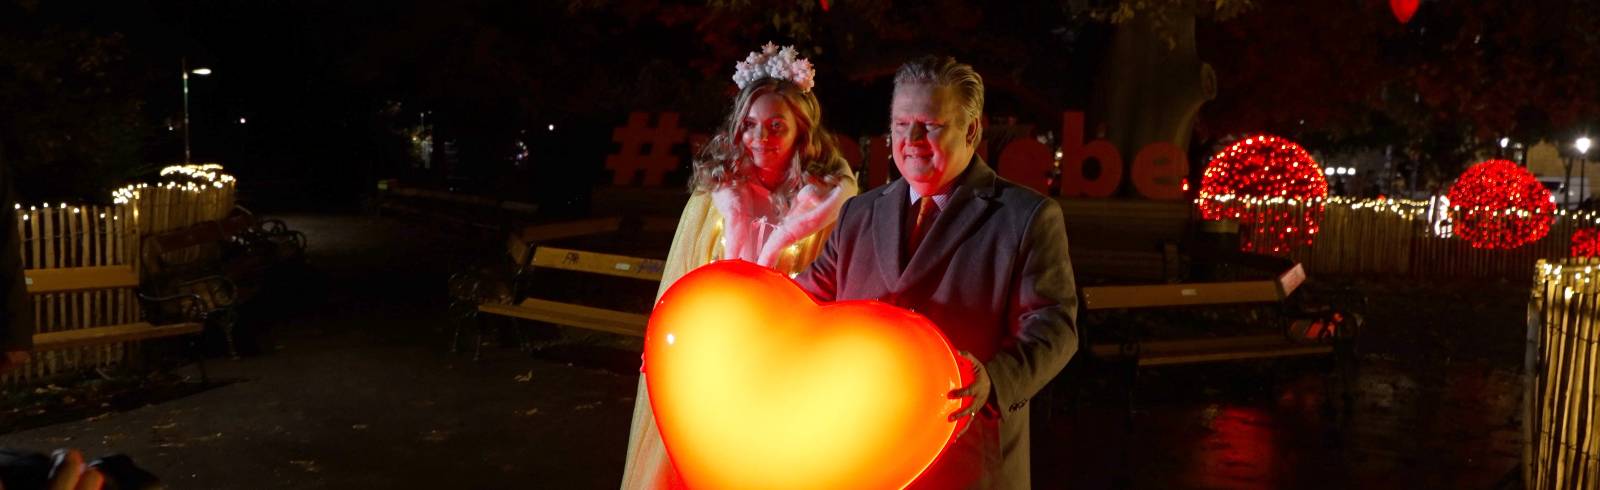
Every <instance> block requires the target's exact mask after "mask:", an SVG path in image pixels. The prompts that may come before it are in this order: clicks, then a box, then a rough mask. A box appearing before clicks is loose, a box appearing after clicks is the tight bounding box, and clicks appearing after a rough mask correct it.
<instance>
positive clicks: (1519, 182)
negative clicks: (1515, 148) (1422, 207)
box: [1449, 160, 1577, 250]
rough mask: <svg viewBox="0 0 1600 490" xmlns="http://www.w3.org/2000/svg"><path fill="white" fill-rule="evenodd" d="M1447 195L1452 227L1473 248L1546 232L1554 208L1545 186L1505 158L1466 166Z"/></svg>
mask: <svg viewBox="0 0 1600 490" xmlns="http://www.w3.org/2000/svg"><path fill="white" fill-rule="evenodd" d="M1449 196H1450V203H1451V206H1450V214H1451V221H1453V222H1454V224H1455V225H1454V233H1455V235H1456V236H1458V237H1461V239H1463V240H1466V241H1467V242H1468V243H1471V244H1472V247H1473V248H1484V249H1496V250H1509V249H1513V248H1517V247H1520V246H1523V245H1526V244H1529V243H1533V242H1535V241H1538V240H1539V239H1540V238H1544V236H1545V234H1548V233H1550V222H1551V221H1552V220H1553V219H1554V217H1555V212H1556V203H1555V197H1554V196H1551V195H1550V190H1548V189H1545V188H1544V185H1542V184H1540V183H1539V180H1538V179H1536V178H1534V176H1533V174H1532V173H1529V172H1528V169H1526V168H1522V166H1520V165H1517V164H1516V163H1515V162H1511V161H1508V160H1489V161H1485V162H1481V163H1478V164H1477V165H1473V166H1472V167H1471V168H1468V169H1467V171H1466V172H1465V173H1462V174H1461V178H1459V179H1456V183H1455V185H1452V186H1450V194H1449ZM1576 246H1577V245H1576V240H1574V248H1576Z"/></svg>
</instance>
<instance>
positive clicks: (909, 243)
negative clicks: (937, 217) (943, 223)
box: [906, 196, 939, 261]
mask: <svg viewBox="0 0 1600 490" xmlns="http://www.w3.org/2000/svg"><path fill="white" fill-rule="evenodd" d="M938 211H939V206H937V205H935V204H934V203H933V198H932V197H928V196H922V197H921V198H919V199H917V216H916V217H915V218H912V219H911V235H910V236H909V237H907V240H906V260H908V261H909V260H911V256H912V255H914V254H916V253H917V246H918V245H921V244H922V239H923V238H926V237H927V236H928V228H932V227H933V213H935V212H938Z"/></svg>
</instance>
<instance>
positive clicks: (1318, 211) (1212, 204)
mask: <svg viewBox="0 0 1600 490" xmlns="http://www.w3.org/2000/svg"><path fill="white" fill-rule="evenodd" d="M1327 198H1328V179H1327V177H1326V176H1325V175H1324V174H1323V170H1322V168H1321V166H1319V165H1318V164H1317V162H1316V160H1314V159H1312V158H1311V154H1309V153H1306V151H1305V149H1304V148H1301V147H1300V145H1298V144H1296V143H1295V142H1293V141H1290V140H1288V139H1284V138H1280V137H1277V136H1273V135H1267V134H1261V135H1254V136H1251V137H1248V138H1245V139H1244V140H1241V141H1239V142H1238V143H1234V144H1233V146H1230V147H1228V148H1227V149H1224V150H1222V151H1221V152H1218V153H1217V154H1216V155H1215V156H1213V157H1211V163H1210V165H1209V166H1207V167H1206V171H1205V174H1204V175H1203V176H1202V177H1201V179H1200V197H1199V199H1198V200H1197V203H1198V204H1199V206H1200V214H1201V215H1202V216H1203V217H1205V219H1208V220H1216V219H1235V220H1238V221H1239V222H1240V223H1241V224H1246V225H1250V226H1251V227H1252V228H1253V229H1254V230H1253V232H1252V233H1250V234H1248V236H1241V237H1240V239H1241V242H1242V243H1241V246H1242V248H1243V249H1245V250H1252V251H1257V252H1267V253H1274V254H1287V253H1289V251H1290V249H1291V248H1293V247H1294V246H1295V245H1302V244H1303V245H1309V244H1311V243H1312V240H1313V239H1314V238H1315V237H1316V234H1317V231H1318V229H1319V227H1320V223H1321V221H1322V215H1323V212H1324V206H1325V205H1326V203H1327ZM1300 203H1304V204H1305V205H1303V206H1302V205H1299V204H1300Z"/></svg>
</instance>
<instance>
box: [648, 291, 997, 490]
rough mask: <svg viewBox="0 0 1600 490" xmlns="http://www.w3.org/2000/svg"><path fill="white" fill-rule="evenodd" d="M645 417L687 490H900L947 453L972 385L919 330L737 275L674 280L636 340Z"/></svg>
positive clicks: (894, 317)
mask: <svg viewBox="0 0 1600 490" xmlns="http://www.w3.org/2000/svg"><path fill="white" fill-rule="evenodd" d="M645 370H646V373H647V374H648V376H647V377H646V379H647V380H648V381H647V385H648V389H649V390H650V405H651V408H652V409H653V410H654V411H655V416H656V423H657V425H658V426H660V429H661V436H662V439H663V441H665V442H666V446H667V452H668V454H670V455H671V456H672V461H673V465H674V466H675V467H676V468H677V470H678V473H679V475H681V476H682V477H683V481H684V482H685V483H687V485H688V486H689V487H690V488H696V489H704V488H902V487H904V486H905V485H906V484H908V483H910V482H911V481H912V480H914V479H915V478H916V477H917V475H919V474H921V473H922V471H923V470H924V469H926V468H927V467H928V465H929V464H930V463H932V462H933V461H934V460H935V459H936V458H938V456H939V454H940V453H941V452H942V451H943V450H944V447H945V445H946V444H948V443H949V441H950V439H951V436H952V434H954V433H955V431H956V429H957V427H958V426H957V424H955V423H952V422H949V421H948V420H947V419H946V416H947V415H948V414H949V413H951V412H954V411H956V410H957V409H959V408H961V407H962V404H963V402H962V401H961V400H951V399H949V398H948V397H947V393H949V391H950V390H953V389H956V388H959V387H961V386H965V385H966V384H967V383H968V382H969V381H970V378H971V375H970V374H969V370H968V369H966V368H965V360H964V359H961V358H960V357H958V356H957V355H956V354H955V353H954V351H953V350H952V349H951V347H950V341H949V340H948V339H946V338H945V336H944V334H943V333H942V332H940V331H939V329H938V328H935V327H934V325H933V324H932V323H931V322H929V321H928V320H927V319H926V318H923V317H922V316H921V315H917V314H915V313H912V312H909V311H905V310H901V309H898V308H894V307H891V306H888V305H886V304H883V303H878V302H873V301H851V302H840V303H832V304H827V305H820V306H819V305H817V303H816V302H814V301H812V300H811V298H810V297H809V296H807V295H806V293H805V292H804V291H801V290H800V288H799V287H798V286H796V285H795V283H794V282H793V281H791V280H789V278H787V277H784V276H783V275H782V274H779V273H777V272H774V271H772V270H769V269H766V268H763V267H760V266H757V265H754V264H750V263H747V262H738V261H722V262H716V263H712V264H710V265H707V266H704V267H701V268H699V269H696V270H694V271H693V272H690V273H689V274H687V275H685V276H683V278H681V279H679V280H678V282H676V283H674V284H673V285H672V287H671V288H669V289H667V292H666V293H665V294H664V295H662V297H661V301H660V302H659V303H657V304H656V309H655V311H654V312H653V313H652V314H651V316H650V327H649V330H648V331H647V332H646V334H645Z"/></svg>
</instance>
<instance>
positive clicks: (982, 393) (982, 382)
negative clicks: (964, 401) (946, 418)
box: [950, 351, 994, 437]
mask: <svg viewBox="0 0 1600 490" xmlns="http://www.w3.org/2000/svg"><path fill="white" fill-rule="evenodd" d="M957 354H960V355H961V357H963V358H966V360H967V361H968V362H971V363H972V384H970V385H967V386H966V387H965V388H961V389H957V390H954V391H951V392H950V398H952V399H954V398H971V399H972V403H971V404H970V405H968V406H967V408H963V409H961V410H956V411H955V412H953V413H951V414H950V421H951V422H954V421H957V420H960V419H961V418H962V417H971V416H974V415H977V414H978V411H979V410H982V409H983V405H984V404H985V403H988V402H989V392H990V391H991V390H993V389H994V383H993V382H992V381H990V380H989V370H988V369H984V367H983V363H982V362H979V361H978V358H976V357H973V356H972V353H971V352H967V351H960V352H958V353H957ZM970 428H972V423H971V422H968V423H967V425H965V426H962V427H961V432H960V433H958V434H956V437H961V435H962V434H966V433H967V429H970Z"/></svg>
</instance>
